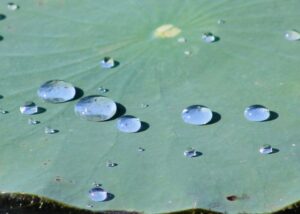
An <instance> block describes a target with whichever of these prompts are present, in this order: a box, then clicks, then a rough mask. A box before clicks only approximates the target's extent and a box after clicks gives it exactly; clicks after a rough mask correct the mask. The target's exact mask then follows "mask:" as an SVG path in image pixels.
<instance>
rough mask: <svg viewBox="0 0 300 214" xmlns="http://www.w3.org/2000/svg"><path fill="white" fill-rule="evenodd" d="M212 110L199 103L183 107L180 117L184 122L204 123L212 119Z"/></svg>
mask: <svg viewBox="0 0 300 214" xmlns="http://www.w3.org/2000/svg"><path fill="white" fill-rule="evenodd" d="M212 116H213V114H212V111H211V110H210V109H209V108H207V107H204V106H201V105H192V106H189V107H187V108H185V109H184V110H183V111H182V113H181V117H182V119H183V121H184V122H185V123H188V124H192V125H204V124H207V123H209V121H211V119H212Z"/></svg>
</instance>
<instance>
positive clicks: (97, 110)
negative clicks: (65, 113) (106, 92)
mask: <svg viewBox="0 0 300 214" xmlns="http://www.w3.org/2000/svg"><path fill="white" fill-rule="evenodd" d="M116 112H117V105H116V103H115V102H114V101H113V100H111V99H109V98H107V97H102V96H88V97H84V98H82V99H80V100H79V101H78V103H76V105H75V113H76V114H77V115H78V116H79V117H81V118H83V119H86V120H91V121H105V120H109V119H111V118H112V117H113V116H114V115H115V113H116Z"/></svg>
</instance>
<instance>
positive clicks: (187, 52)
mask: <svg viewBox="0 0 300 214" xmlns="http://www.w3.org/2000/svg"><path fill="white" fill-rule="evenodd" d="M183 53H184V55H186V56H191V55H192V52H191V51H184V52H183Z"/></svg>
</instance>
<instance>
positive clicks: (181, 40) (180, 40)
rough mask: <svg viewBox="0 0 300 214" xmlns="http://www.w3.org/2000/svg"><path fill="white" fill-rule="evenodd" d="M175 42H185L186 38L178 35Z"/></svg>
mask: <svg viewBox="0 0 300 214" xmlns="http://www.w3.org/2000/svg"><path fill="white" fill-rule="evenodd" d="M177 42H178V43H186V42H187V40H186V38H184V37H179V38H178V39H177Z"/></svg>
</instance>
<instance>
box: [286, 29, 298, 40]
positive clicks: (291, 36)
mask: <svg viewBox="0 0 300 214" xmlns="http://www.w3.org/2000/svg"><path fill="white" fill-rule="evenodd" d="M284 37H285V39H286V40H288V41H297V40H299V39H300V33H299V32H297V31H295V30H288V31H286V32H285V34H284Z"/></svg>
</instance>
